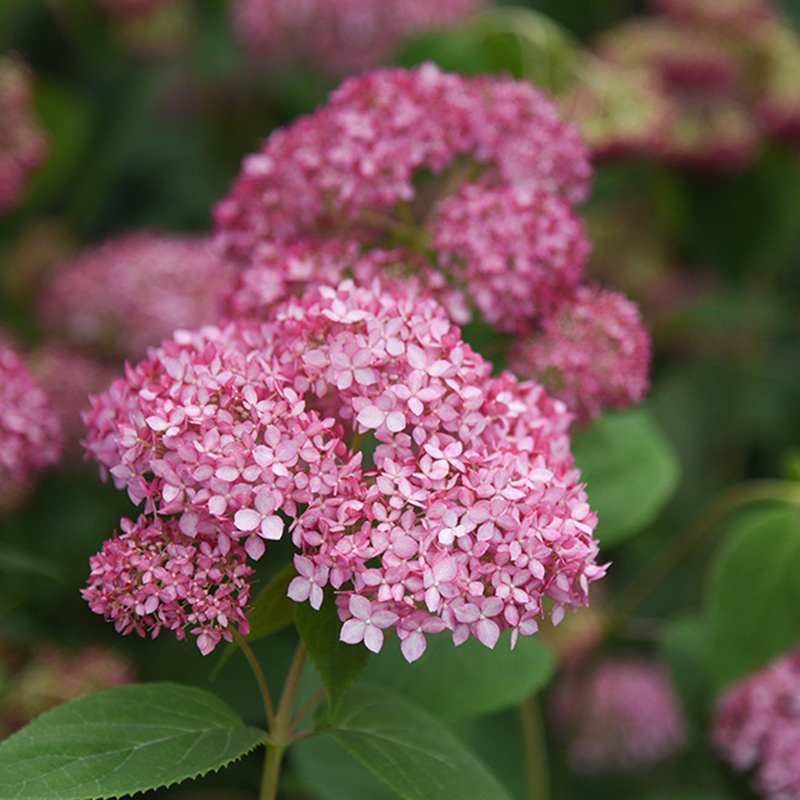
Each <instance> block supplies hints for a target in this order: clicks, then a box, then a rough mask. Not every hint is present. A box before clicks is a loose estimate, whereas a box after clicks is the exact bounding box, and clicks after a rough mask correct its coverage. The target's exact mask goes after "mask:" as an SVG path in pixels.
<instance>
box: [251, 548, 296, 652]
mask: <svg viewBox="0 0 800 800" xmlns="http://www.w3.org/2000/svg"><path fill="white" fill-rule="evenodd" d="M296 577H297V570H296V569H295V568H294V564H293V563H291V562H289V563H288V564H286V565H285V566H284V567H283V569H281V570H280V571H279V572H278V573H276V574H275V575H273V576H272V578H270V580H269V582H268V583H267V585H266V586H265V587H264V588H263V589H262V590H261V592H260V593H259V595H258V597H257V598H256V601H255V603H253V608H252V609H251V611H250V613H249V614H248V615H247V621H248V622H249V623H250V633H249V634H248V635H247V639H248V641H253V640H255V639H263V638H264V637H265V636H269V635H270V634H272V633H276V632H277V631H280V630H282V629H283V628H285V627H286V626H287V625H291V624H292V621H293V619H294V611H295V606H296V605H297V603H295V602H294V600H291V599H290V598H289V597H287V596H286V592H287V590H288V589H289V584H290V583H291V582H292V579H293V578H296Z"/></svg>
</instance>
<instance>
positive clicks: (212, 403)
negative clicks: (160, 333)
mask: <svg viewBox="0 0 800 800" xmlns="http://www.w3.org/2000/svg"><path fill="white" fill-rule="evenodd" d="M276 342H277V340H276V339H275V338H274V337H273V336H272V335H271V332H270V331H269V329H267V328H266V327H265V326H261V325H258V324H255V323H252V324H251V323H233V322H231V323H228V324H226V325H225V326H223V327H222V328H217V327H214V326H208V327H206V328H203V329H201V330H200V331H198V332H195V333H190V332H185V331H184V332H176V333H175V338H174V339H173V340H167V341H165V342H164V343H163V344H162V346H161V347H160V348H152V349H151V350H150V353H149V357H148V358H147V359H146V360H145V361H142V362H141V363H140V364H138V365H137V366H135V367H128V368H127V370H126V376H125V377H124V378H118V379H117V380H115V381H114V382H113V383H112V384H111V387H110V388H109V390H108V392H106V393H105V394H102V395H100V396H98V397H96V398H93V399H92V404H91V407H90V409H89V411H88V412H87V413H86V414H85V415H84V420H85V422H86V425H87V428H88V431H89V435H88V439H87V442H86V447H87V449H88V451H89V452H90V453H91V454H92V455H93V456H94V458H95V459H96V460H97V461H98V462H99V463H100V465H101V468H102V470H103V471H104V472H108V473H110V474H111V476H112V478H113V480H114V483H115V484H116V486H117V487H118V488H125V489H127V492H128V495H129V496H130V498H131V500H132V501H133V502H134V503H136V504H139V503H141V502H143V501H144V502H145V509H144V510H145V513H147V514H158V515H162V516H164V515H176V516H177V517H178V519H179V525H180V529H181V531H182V532H183V533H184V534H186V535H187V536H193V535H195V534H197V532H204V531H214V533H215V536H216V538H217V539H218V540H219V546H220V548H221V551H222V552H223V554H224V553H225V552H227V548H228V547H230V546H231V543H233V542H240V541H241V542H243V544H244V547H245V549H246V550H247V553H248V555H249V556H250V557H251V558H253V559H258V558H260V557H261V555H262V554H263V552H264V549H265V545H264V540H276V539H280V538H281V536H282V534H283V529H284V522H283V519H282V518H281V516H280V514H279V512H284V513H285V514H288V515H289V516H294V515H295V513H296V509H297V504H298V503H301V504H302V503H308V502H309V501H310V500H311V498H312V497H313V496H314V494H321V495H325V494H330V493H332V492H333V491H334V489H335V487H336V484H337V482H338V480H339V479H340V476H339V471H340V469H341V468H346V466H347V465H345V466H344V467H342V465H341V464H340V462H339V457H340V456H342V455H343V453H344V451H345V447H344V444H343V442H342V438H341V436H342V432H341V431H340V430H339V429H338V428H337V427H336V425H335V423H334V421H333V420H330V419H322V418H320V416H319V414H318V413H317V412H315V411H310V410H307V409H306V407H305V403H304V401H303V399H302V397H301V396H300V395H299V394H298V393H297V392H296V391H295V390H294V389H293V388H292V386H291V385H290V384H289V383H287V381H286V380H284V379H282V378H281V377H280V375H278V374H276V372H275V369H274V365H273V364H272V356H271V355H270V353H271V351H272V350H274V349H275V348H276V347H277V346H278V344H277V343H276Z"/></svg>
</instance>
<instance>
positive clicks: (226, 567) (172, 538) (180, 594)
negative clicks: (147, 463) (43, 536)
mask: <svg viewBox="0 0 800 800" xmlns="http://www.w3.org/2000/svg"><path fill="white" fill-rule="evenodd" d="M121 528H122V533H121V534H120V535H119V536H116V537H115V538H113V539H109V540H108V541H107V542H105V544H104V545H103V549H102V550H101V551H100V552H99V553H98V554H97V555H95V556H93V557H92V558H91V560H90V562H89V563H90V567H91V573H90V576H89V584H88V586H87V587H86V588H85V589H83V590H82V592H81V593H82V595H83V597H84V599H85V600H86V601H87V602H88V603H89V606H90V608H91V609H92V611H94V612H95V613H97V614H102V615H103V616H104V617H105V618H106V619H107V620H110V621H112V622H114V626H115V627H116V629H117V630H118V631H119V632H120V633H122V634H129V633H137V634H138V635H139V636H145V635H146V634H147V633H150V635H151V636H152V637H153V638H155V637H156V636H157V635H158V634H159V632H160V631H161V629H162V628H165V629H167V630H172V631H175V634H176V636H177V637H178V638H179V639H183V638H184V637H185V636H186V633H187V632H189V633H192V634H195V635H196V636H197V646H198V648H199V649H200V651H201V652H202V653H203V655H206V654H207V653H210V652H211V651H212V650H213V649H214V647H216V645H217V644H218V643H219V642H220V640H221V639H225V640H226V641H229V642H230V641H232V638H233V637H232V634H231V628H232V627H237V628H238V629H239V631H240V632H241V633H242V634H246V633H247V632H248V630H249V627H248V624H247V617H246V616H245V610H244V609H245V607H246V605H247V602H248V600H249V597H250V583H249V581H248V577H249V576H250V574H251V573H252V572H253V570H252V568H251V567H249V566H248V565H247V564H246V563H245V559H246V554H245V550H244V548H243V547H242V546H240V545H238V544H236V543H227V545H226V546H225V547H223V546H222V540H221V538H220V537H218V536H216V535H215V534H214V533H207V532H200V531H198V532H195V533H194V535H187V534H185V533H184V532H183V531H182V530H181V527H180V524H179V522H178V520H177V519H175V518H171V519H166V520H164V519H161V518H159V517H147V516H145V515H142V516H140V517H139V519H138V520H137V521H136V522H133V521H131V520H128V519H123V520H122V523H121Z"/></svg>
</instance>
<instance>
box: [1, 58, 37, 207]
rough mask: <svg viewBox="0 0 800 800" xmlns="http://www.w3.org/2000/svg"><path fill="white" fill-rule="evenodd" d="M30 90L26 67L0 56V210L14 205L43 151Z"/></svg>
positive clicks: (28, 73) (14, 60) (29, 78)
mask: <svg viewBox="0 0 800 800" xmlns="http://www.w3.org/2000/svg"><path fill="white" fill-rule="evenodd" d="M31 90H32V77H31V74H30V72H29V70H28V68H27V67H26V66H25V65H24V64H23V63H22V62H21V61H20V60H19V59H18V58H16V57H15V56H3V57H0V214H2V213H3V212H5V211H8V210H9V209H10V208H12V207H13V206H14V205H16V203H17V201H18V200H19V197H20V194H21V192H22V188H23V186H24V183H25V179H26V178H27V176H28V174H29V173H30V171H31V170H32V169H33V168H34V167H36V166H38V164H39V163H40V162H41V161H42V160H43V159H44V157H45V155H46V154H47V144H46V141H45V138H44V134H43V132H42V130H41V129H40V127H39V125H38V123H37V122H36V120H35V119H34V118H33V115H32V102H33V101H32V97H31Z"/></svg>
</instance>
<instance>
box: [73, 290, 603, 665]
mask: <svg viewBox="0 0 800 800" xmlns="http://www.w3.org/2000/svg"><path fill="white" fill-rule="evenodd" d="M86 421H87V425H88V428H89V437H88V445H87V446H88V448H89V450H90V452H91V453H92V454H93V455H94V456H95V458H96V459H97V460H98V461H99V462H100V464H101V466H102V467H103V469H104V470H107V471H109V472H110V473H111V475H112V477H113V479H114V481H115V483H116V484H117V486H119V487H120V488H123V487H124V488H127V490H128V493H129V494H130V496H131V498H132V500H134V502H136V503H140V502H144V513H145V515H147V516H145V517H143V518H142V520H140V523H139V524H138V527H139V528H143V529H144V530H150V526H151V525H152V524H155V523H148V522H146V520H147V519H149V518H150V516H149V515H154V514H155V515H158V516H157V517H156V519H157V520H158V524H159V526H161V527H163V528H164V530H165V531H166V538H167V539H169V540H171V541H179V540H180V539H179V537H181V536H182V537H184V538H185V537H189V538H190V539H192V540H195V539H196V540H197V541H200V540H202V541H208V542H209V546H212V547H215V548H217V550H218V551H219V553H220V554H222V555H224V554H226V553H229V552H233V550H234V549H235V548H238V550H237V552H239V553H240V554H241V553H243V554H246V556H247V557H248V558H250V559H253V560H257V559H259V558H260V557H261V556H262V555H263V553H264V551H265V540H266V541H267V542H269V541H275V540H278V539H280V538H282V537H283V534H284V528H285V525H284V522H285V519H286V518H287V517H288V518H290V519H291V518H293V519H294V521H293V522H292V523H291V525H290V530H291V537H292V541H293V542H294V544H295V545H296V547H297V548H298V555H297V556H296V559H297V560H296V568H297V571H298V577H297V578H296V579H295V580H294V581H293V582H292V584H291V585H290V589H289V594H290V596H291V597H292V598H293V599H295V600H297V601H300V602H302V601H305V600H308V601H309V602H310V603H311V604H312V606H314V607H318V606H319V605H320V604H321V602H322V598H323V591H324V589H325V587H326V586H331V587H332V588H333V589H334V590H336V592H337V594H338V601H337V602H338V604H339V613H340V616H341V618H342V621H343V622H344V623H345V627H343V629H342V637H343V640H344V641H347V642H350V643H356V642H360V641H362V640H363V641H364V642H365V644H366V645H367V646H368V647H369V648H370V649H372V650H378V649H380V647H381V644H382V642H383V636H384V633H383V632H384V631H385V630H386V629H388V628H392V629H395V630H396V631H397V634H398V636H399V637H400V639H401V642H402V649H403V653H404V655H405V656H406V658H407V659H408V660H413V659H415V658H418V657H419V656H420V655H421V654H422V652H423V651H424V649H425V634H426V633H434V632H438V631H441V630H444V629H445V628H448V629H450V631H451V632H452V635H453V638H454V640H455V641H456V643H461V642H463V641H464V640H465V639H466V638H467V637H468V636H470V635H472V636H474V637H476V638H478V639H479V640H480V641H482V642H483V643H484V644H486V645H487V646H490V647H493V646H494V645H495V643H496V642H497V639H498V637H499V635H500V633H501V632H502V631H503V630H506V629H511V631H512V634H511V640H512V644H513V642H514V641H515V640H516V637H517V636H518V635H520V634H521V635H530V634H532V633H534V632H535V631H536V629H537V619H538V618H539V617H541V616H542V615H543V614H544V613H546V612H547V611H548V610H549V613H551V614H552V616H553V618H554V619H555V620H556V621H558V620H559V619H560V618H561V617H562V616H563V613H564V610H565V609H566V608H573V607H579V606H581V605H585V604H586V602H587V593H588V586H589V583H590V582H592V581H594V580H597V579H598V578H600V577H601V576H602V575H603V574H604V572H605V567H602V566H599V565H598V564H597V563H596V559H597V549H598V548H597V542H596V541H595V540H594V539H593V538H592V534H593V530H594V527H595V524H596V518H595V515H594V513H593V512H592V511H591V509H590V508H589V505H588V503H587V501H586V494H585V491H584V489H583V487H582V485H581V484H579V483H578V481H579V475H578V472H577V470H575V468H574V466H573V461H572V456H571V454H570V450H569V437H568V434H567V430H568V427H569V424H570V421H571V415H570V414H569V413H568V412H567V411H566V409H565V408H564V406H563V405H562V404H561V403H559V402H557V401H552V400H551V399H550V398H548V397H547V395H546V394H545V393H544V391H543V390H542V388H541V387H540V386H538V385H536V384H533V383H522V384H521V383H518V382H517V380H516V379H515V378H513V376H511V375H510V374H508V373H506V374H503V375H501V376H496V377H493V376H492V375H491V367H490V365H489V364H488V363H487V362H485V361H484V360H483V359H482V358H481V357H480V356H479V355H477V354H476V353H475V352H474V351H472V350H471V348H469V346H467V345H466V344H464V343H463V342H462V340H461V336H460V332H459V330H458V328H456V327H455V326H454V325H453V323H452V322H451V321H450V319H449V318H448V316H447V313H446V311H445V310H444V309H443V308H442V307H441V306H440V305H438V304H437V303H436V302H435V301H433V300H432V299H430V298H428V297H424V296H422V297H421V296H420V295H419V294H418V292H416V291H415V290H414V287H413V285H412V284H409V283H401V282H396V283H392V284H389V285H387V286H386V287H382V286H381V284H379V283H378V282H377V281H375V282H374V283H373V284H372V286H371V287H369V288H366V287H358V286H356V285H355V284H354V283H353V282H352V281H344V282H342V283H341V284H340V285H339V286H338V287H337V288H333V287H320V288H318V289H308V290H307V291H306V292H305V294H303V295H302V296H301V297H300V298H290V299H289V300H288V301H285V302H284V303H282V304H279V305H277V306H275V307H274V308H273V309H272V313H271V314H270V316H269V317H268V319H267V320H266V321H265V322H259V321H255V320H254V321H245V320H239V321H237V322H230V323H226V324H225V325H223V326H222V327H219V328H217V327H207V328H204V329H202V330H201V331H199V332H197V333H177V334H176V335H175V338H174V339H173V340H172V341H167V342H164V344H163V345H162V347H161V348H154V349H151V350H150V355H149V358H148V359H147V360H146V361H144V362H142V363H141V364H139V365H137V366H135V367H132V368H129V369H128V371H127V374H126V377H125V378H121V379H118V380H117V381H115V382H114V383H113V384H112V386H111V388H110V390H109V391H108V392H107V393H106V394H104V395H101V396H99V397H98V398H96V399H95V400H94V401H93V404H92V407H91V409H90V411H89V412H88V413H87V415H86ZM366 435H369V436H371V437H374V439H375V440H376V442H377V447H376V449H375V452H374V455H373V456H372V458H371V463H368V462H365V461H364V459H363V455H362V453H361V452H359V450H358V447H357V444H358V442H359V441H360V440H361V438H362V437H363V436H366ZM137 537H138V534H136V531H135V530H134V529H132V532H131V534H130V536H129V537H127V538H126V539H125V542H127V539H128V538H133V539H134V540H136V539H137ZM112 541H116V540H112ZM120 541H122V539H121V540H120ZM181 541H182V540H181ZM134 543H135V541H134ZM125 546H126V547H129V546H133V545H128V544H127V543H126V544H125ZM106 547H107V548H112V550H111V552H110V553H109V555H108V557H107V561H108V562H109V563H111V562H112V555H113V548H116V547H117V545H111V544H108V543H107V545H106ZM215 552H216V550H215ZM113 563H114V564H118V567H116V568H114V569H111V568H106V567H105V564H101V563H100V562H95V563H94V564H93V578H92V583H91V585H90V590H87V591H90V592H92V593H93V592H95V591H97V587H98V586H99V581H100V580H101V576H103V575H105V576H106V577H103V578H102V580H103V585H104V586H105V587H106V588H105V590H104V591H105V592H106V594H108V595H109V596H114V597H115V596H117V595H119V596H120V597H122V598H125V601H124V608H126V609H128V611H127V612H126V615H124V616H122V617H121V618H122V619H124V622H123V623H118V625H119V626H120V629H122V630H138V631H142V630H146V629H150V628H152V629H153V630H156V629H157V627H160V623H158V622H157V621H156V620H155V619H154V618H152V617H150V616H148V615H149V614H151V611H149V610H148V606H146V605H145V604H146V603H147V602H148V600H147V599H145V600H142V597H143V596H144V595H142V594H141V592H142V591H145V589H143V588H142V586H140V583H142V581H141V580H140V579H139V578H137V577H136V576H134V577H133V578H131V582H130V583H125V582H124V581H123V577H124V576H123V571H124V560H119V559H116V558H114V559H113ZM237 563H242V564H243V563H244V555H242V560H241V562H239V561H238V560H237ZM101 567H102V569H101ZM124 574H125V575H128V574H129V573H124ZM125 580H127V578H125ZM131 598H133V599H131ZM92 602H93V607H94V608H95V610H98V611H101V613H105V614H106V615H108V616H112V613H111V611H109V610H108V608H110V606H109V605H108V604H107V603H106V602H105V595H103V596H102V597H101V598H100V600H99V601H98V600H95V598H94V595H92ZM149 603H150V605H152V606H153V608H155V607H156V606H155V601H154V600H149ZM114 607H115V608H122V605H121V602H120V603H117V605H116V606H114ZM130 609H134V611H130ZM226 618H230V615H229V616H228V617H226ZM218 621H219V619H218ZM348 623H350V624H348ZM182 625H183V623H181V626H176V629H180V630H182V629H183V628H182ZM213 630H216V631H218V632H219V633H220V635H223V636H224V635H225V630H224V625H222V624H220V625H219V626H218V627H215V628H214V629H213ZM202 634H205V635H206V638H204V639H203V640H202V641H201V642H199V644H200V645H201V649H203V650H204V651H207V650H209V649H211V648H212V647H213V646H214V645H215V644H216V641H215V640H214V639H213V638H212V634H211V633H210V632H207V631H205V630H204V631H203V632H202ZM202 634H201V635H202ZM217 641H218V637H217Z"/></svg>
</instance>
